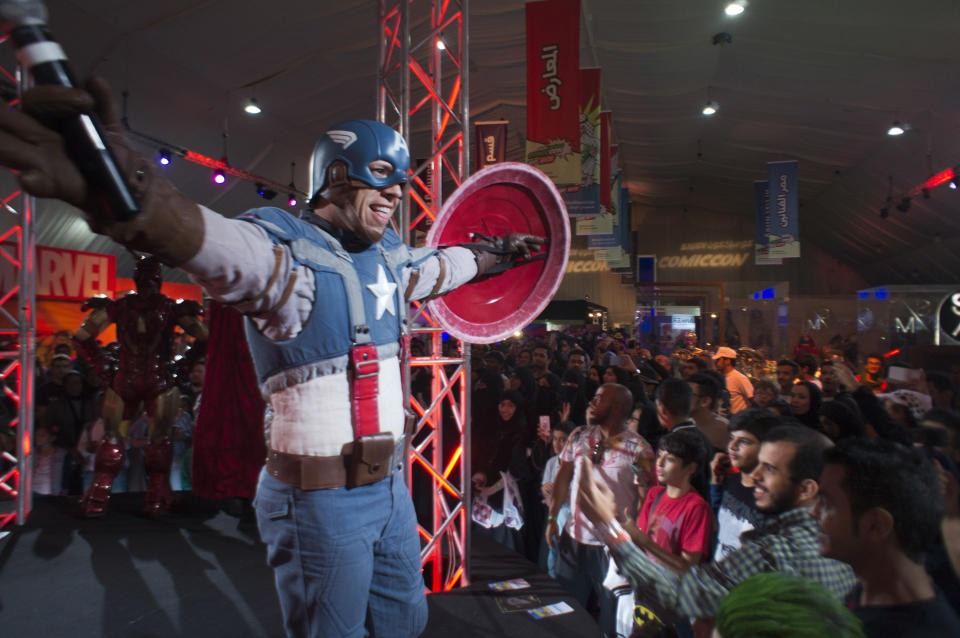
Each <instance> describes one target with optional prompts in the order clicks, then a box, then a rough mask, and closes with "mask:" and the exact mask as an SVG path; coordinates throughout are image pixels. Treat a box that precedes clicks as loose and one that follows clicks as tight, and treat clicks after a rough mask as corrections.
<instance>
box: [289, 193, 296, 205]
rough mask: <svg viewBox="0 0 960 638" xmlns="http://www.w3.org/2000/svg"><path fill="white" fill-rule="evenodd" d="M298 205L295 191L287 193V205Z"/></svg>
mask: <svg viewBox="0 0 960 638" xmlns="http://www.w3.org/2000/svg"><path fill="white" fill-rule="evenodd" d="M296 205H297V196H296V195H294V194H293V193H288V194H287V206H289V207H290V208H293V207H294V206H296Z"/></svg>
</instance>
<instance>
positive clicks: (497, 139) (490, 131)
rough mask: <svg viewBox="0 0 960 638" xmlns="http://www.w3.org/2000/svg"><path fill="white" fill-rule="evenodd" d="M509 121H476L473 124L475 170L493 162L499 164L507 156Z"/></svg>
mask: <svg viewBox="0 0 960 638" xmlns="http://www.w3.org/2000/svg"><path fill="white" fill-rule="evenodd" d="M507 124H509V122H507V121H506V120H502V121H499V122H476V123H475V124H474V125H473V135H474V144H475V148H476V152H475V153H474V158H475V159H474V163H473V166H474V170H475V171H479V170H480V169H482V168H486V167H487V166H490V165H491V164H498V163H500V162H502V161H504V160H505V159H506V157H507Z"/></svg>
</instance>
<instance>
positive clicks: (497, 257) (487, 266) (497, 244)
mask: <svg viewBox="0 0 960 638" xmlns="http://www.w3.org/2000/svg"><path fill="white" fill-rule="evenodd" d="M473 237H474V240H475V241H474V242H473V243H470V244H466V245H465V246H466V247H467V248H469V249H470V250H472V251H473V254H474V255H475V256H476V259H477V277H480V276H482V275H493V274H497V273H501V272H503V271H504V270H508V269H509V268H511V267H513V266H514V265H515V264H514V260H516V259H518V258H519V259H524V260H530V259H532V258H534V257H532V256H531V252H532V251H533V250H535V249H536V248H538V247H540V246H543V245H545V244H546V243H547V242H546V240H545V239H544V238H543V237H537V236H536V235H528V234H526V233H510V234H508V235H504V236H503V237H490V236H487V235H481V234H480V233H474V234H473ZM542 254H543V255H546V252H544V253H542Z"/></svg>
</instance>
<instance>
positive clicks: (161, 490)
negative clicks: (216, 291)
mask: <svg viewBox="0 0 960 638" xmlns="http://www.w3.org/2000/svg"><path fill="white" fill-rule="evenodd" d="M133 280H134V283H135V284H136V287H137V291H136V292H135V293H130V294H128V295H127V296H125V297H123V298H121V299H117V300H115V301H114V300H111V299H108V298H105V297H95V298H93V299H90V300H88V301H87V302H86V304H85V305H84V307H85V308H93V309H94V310H93V312H92V313H90V315H89V316H88V317H87V318H86V319H85V320H84V322H83V324H82V325H81V326H80V328H79V329H77V332H76V334H75V335H74V337H73V339H74V342H75V344H76V347H77V351H78V352H79V353H80V354H81V355H82V356H83V358H84V359H86V360H87V361H88V362H89V363H91V364H92V365H94V366H95V367H96V368H97V372H98V373H100V374H101V376H103V377H104V379H105V380H106V381H107V384H108V388H107V391H106V397H105V399H104V402H103V412H102V415H101V416H102V417H103V421H104V432H105V434H104V437H103V440H102V441H101V442H100V446H99V447H98V448H97V455H96V461H95V466H94V476H93V483H92V484H91V485H90V487H89V488H88V489H87V491H86V493H85V494H84V495H83V500H82V501H81V507H82V509H83V514H84V515H85V516H87V517H94V516H101V515H103V513H104V512H105V511H106V508H107V503H108V501H109V500H110V489H111V486H112V485H113V480H114V478H116V476H117V474H118V473H119V472H120V470H121V469H122V468H123V460H124V456H125V450H126V439H127V435H128V431H129V427H130V423H131V421H132V420H133V419H135V418H136V417H137V416H138V415H140V414H141V413H143V412H144V411H145V412H146V413H147V418H148V422H149V435H148V437H149V441H150V443H149V446H148V447H147V450H146V454H145V458H144V465H145V469H146V473H147V495H146V500H145V502H144V511H145V512H146V513H147V514H159V513H161V512H164V511H166V510H168V509H169V508H170V505H171V504H172V503H173V493H172V492H171V490H170V464H171V462H172V460H173V443H172V441H171V440H170V436H169V435H170V428H171V425H172V424H173V421H174V419H175V418H176V417H177V412H178V410H179V409H180V391H179V390H178V389H177V387H176V385H175V384H174V380H173V369H172V368H173V343H174V339H175V336H176V334H175V331H176V328H177V326H179V327H181V328H183V330H184V331H186V332H187V333H188V334H189V335H191V336H193V337H195V338H196V339H198V340H201V341H203V340H206V338H207V330H206V327H205V326H204V325H203V324H202V323H200V321H199V320H198V317H199V316H200V315H201V314H202V313H203V309H202V308H201V307H200V304H198V303H197V302H195V301H190V300H187V301H174V300H173V299H171V298H170V297H167V296H166V295H164V294H163V293H161V292H160V285H161V282H162V277H161V264H160V260H159V259H157V258H156V257H147V258H142V259H140V261H139V262H138V263H137V267H136V271H135V272H134V275H133ZM110 324H116V327H117V341H118V342H119V344H120V348H119V354H118V358H117V361H116V367H115V369H110V366H108V362H107V358H106V357H104V356H103V353H102V352H101V351H100V348H99V347H98V346H97V343H96V338H97V335H99V334H100V333H101V332H103V330H104V329H105V328H107V326H109V325H110Z"/></svg>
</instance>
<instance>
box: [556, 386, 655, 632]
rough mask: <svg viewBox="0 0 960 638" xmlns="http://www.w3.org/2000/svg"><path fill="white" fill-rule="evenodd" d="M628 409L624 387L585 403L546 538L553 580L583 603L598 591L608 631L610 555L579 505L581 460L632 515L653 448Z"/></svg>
mask: <svg viewBox="0 0 960 638" xmlns="http://www.w3.org/2000/svg"><path fill="white" fill-rule="evenodd" d="M632 409H633V395H632V394H631V393H630V390H628V389H627V388H626V387H624V386H622V385H619V384H616V383H606V384H604V385H602V386H600V388H599V389H598V390H597V393H596V394H595V395H594V397H593V400H592V401H590V405H589V406H588V408H587V422H588V425H586V426H583V427H579V428H577V429H576V430H574V431H573V433H571V435H570V438H569V440H568V441H567V444H566V446H565V447H564V448H563V451H562V452H561V453H560V469H559V471H558V472H557V477H556V479H555V481H554V487H553V494H554V498H553V503H552V505H551V506H550V514H549V516H548V517H547V529H546V538H547V543H548V545H549V546H550V547H552V548H554V549H556V550H557V553H558V557H557V564H556V574H557V580H558V581H559V582H560V584H561V585H563V587H564V588H565V589H567V590H568V591H569V592H570V593H571V594H573V595H574V596H575V597H576V598H577V600H578V601H579V602H580V604H582V605H584V606H587V604H588V602H589V600H590V597H591V594H593V595H594V596H596V600H597V601H598V604H599V610H600V626H601V628H602V629H603V630H604V631H605V632H607V633H612V630H613V627H614V620H615V618H614V609H615V601H614V600H613V597H612V596H611V594H610V592H609V591H607V590H606V589H605V588H604V587H603V579H604V577H605V576H606V573H607V563H608V559H607V557H606V555H605V554H604V551H603V541H602V540H601V539H599V538H597V536H595V535H594V528H593V525H592V524H591V523H590V521H589V520H588V519H587V518H586V516H585V515H584V513H583V512H582V511H580V508H579V506H578V505H577V495H578V491H579V485H580V476H581V473H582V471H583V470H582V466H583V465H584V464H589V465H590V466H591V467H592V468H593V476H594V477H596V479H597V480H598V481H601V482H603V484H604V485H605V486H606V487H607V488H609V490H610V492H611V493H612V494H613V495H614V502H615V503H616V509H617V511H618V512H624V511H625V510H626V511H628V512H629V513H630V516H631V517H635V516H636V512H637V505H638V504H639V503H642V502H643V497H644V496H645V495H646V491H647V489H648V488H649V487H651V486H653V485H654V484H655V483H654V474H653V468H654V453H653V448H651V447H650V444H649V443H647V441H646V440H645V439H644V438H643V437H642V436H640V435H639V434H637V433H635V432H633V431H632V430H631V429H630V428H628V427H627V419H628V418H629V417H630V413H631V411H632ZM571 485H572V488H571ZM565 502H567V503H569V504H570V507H571V513H570V517H569V518H568V519H567V523H566V525H565V526H564V529H563V530H562V533H561V530H559V529H558V528H557V521H556V517H557V514H558V512H559V511H560V507H561V505H563V503H565Z"/></svg>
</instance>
